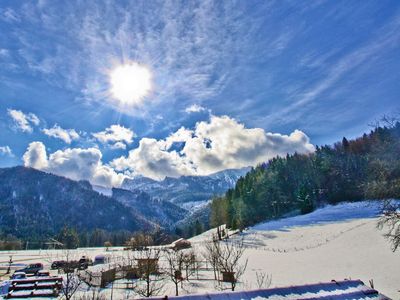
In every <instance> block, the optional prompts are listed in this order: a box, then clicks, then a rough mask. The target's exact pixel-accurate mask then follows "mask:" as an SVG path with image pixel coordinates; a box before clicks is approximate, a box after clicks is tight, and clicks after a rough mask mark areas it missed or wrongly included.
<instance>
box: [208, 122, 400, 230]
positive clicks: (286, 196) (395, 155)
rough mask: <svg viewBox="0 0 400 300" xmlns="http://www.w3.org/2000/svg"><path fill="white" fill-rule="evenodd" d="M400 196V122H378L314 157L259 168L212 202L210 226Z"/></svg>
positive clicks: (243, 224) (282, 159)
mask: <svg viewBox="0 0 400 300" xmlns="http://www.w3.org/2000/svg"><path fill="white" fill-rule="evenodd" d="M396 197H397V198H398V197H400V123H399V122H392V123H387V124H386V126H376V127H375V129H374V130H372V131H371V132H370V133H369V134H364V135H363V136H362V137H359V138H356V139H354V140H347V139H346V138H343V139H342V141H340V142H337V143H335V144H334V145H331V146H328V145H326V146H321V147H318V146H317V147H316V150H315V152H313V153H312V154H308V155H300V154H296V153H295V154H293V155H287V156H286V157H276V158H273V159H271V160H270V161H268V162H266V163H264V164H261V165H259V166H257V167H256V168H253V169H252V170H251V171H250V172H249V173H247V174H246V176H244V177H242V178H240V179H239V180H238V182H237V184H236V186H235V188H233V189H230V190H228V191H227V193H226V194H225V195H224V196H223V197H217V198H214V199H213V201H212V203H211V215H210V225H211V226H217V225H220V224H227V225H228V226H229V227H231V228H234V229H243V228H245V227H247V226H250V225H253V224H255V223H258V222H261V221H265V220H269V219H274V218H278V217H281V216H284V215H285V214H288V213H296V212H297V213H303V214H304V213H309V212H311V211H313V210H314V209H315V208H317V207H319V206H322V205H325V204H335V203H338V202H341V201H358V200H363V199H388V198H396Z"/></svg>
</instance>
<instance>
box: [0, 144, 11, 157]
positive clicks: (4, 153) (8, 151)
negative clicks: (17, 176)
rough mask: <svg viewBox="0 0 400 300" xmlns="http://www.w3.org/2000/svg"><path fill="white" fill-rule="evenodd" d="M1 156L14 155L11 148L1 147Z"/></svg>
mask: <svg viewBox="0 0 400 300" xmlns="http://www.w3.org/2000/svg"><path fill="white" fill-rule="evenodd" d="M0 156H10V157H13V156H14V154H13V152H12V150H11V148H10V147H9V146H0Z"/></svg>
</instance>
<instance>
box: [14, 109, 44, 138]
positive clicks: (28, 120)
mask: <svg viewBox="0 0 400 300" xmlns="http://www.w3.org/2000/svg"><path fill="white" fill-rule="evenodd" d="M7 113H8V115H9V116H10V117H11V118H12V119H13V121H14V124H15V126H16V128H17V129H19V130H21V131H23V132H29V133H30V132H32V131H33V128H32V126H33V125H34V126H38V125H39V123H40V120H39V118H38V117H37V116H36V115H35V114H33V113H28V114H25V113H23V112H22V111H20V110H15V109H7Z"/></svg>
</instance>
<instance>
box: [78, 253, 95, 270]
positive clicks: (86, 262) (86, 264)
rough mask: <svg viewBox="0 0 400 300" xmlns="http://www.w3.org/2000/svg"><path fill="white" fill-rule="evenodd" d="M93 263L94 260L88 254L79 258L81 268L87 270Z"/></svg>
mask: <svg viewBox="0 0 400 300" xmlns="http://www.w3.org/2000/svg"><path fill="white" fill-rule="evenodd" d="M92 265H93V261H92V260H91V259H90V258H88V257H86V256H82V257H81V259H80V260H79V270H85V269H87V268H88V267H89V266H92Z"/></svg>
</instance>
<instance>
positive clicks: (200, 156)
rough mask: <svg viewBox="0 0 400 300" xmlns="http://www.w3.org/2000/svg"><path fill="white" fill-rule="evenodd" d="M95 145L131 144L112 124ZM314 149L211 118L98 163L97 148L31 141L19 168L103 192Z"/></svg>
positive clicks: (292, 137) (295, 136)
mask: <svg viewBox="0 0 400 300" xmlns="http://www.w3.org/2000/svg"><path fill="white" fill-rule="evenodd" d="M93 136H95V137H96V138H97V140H98V141H100V142H102V143H105V144H108V145H111V146H112V147H119V146H118V144H119V143H120V144H122V145H123V146H121V148H122V147H126V144H130V143H132V141H133V136H134V133H133V131H132V130H130V129H128V128H125V127H122V126H119V125H112V126H110V127H109V128H106V130H104V131H101V132H98V133H94V134H93ZM314 150H315V149H314V146H313V145H312V144H311V143H310V139H309V138H308V136H307V135H306V134H305V133H303V132H302V131H300V130H294V131H293V132H292V133H290V134H289V135H284V134H279V133H270V132H265V130H264V129H262V128H246V127H245V126H244V125H243V124H242V123H239V122H238V121H236V120H235V119H233V118H230V117H228V116H213V115H211V116H210V119H209V120H208V121H201V122H198V123H196V125H195V126H194V128H193V129H187V128H185V127H181V128H180V129H178V130H177V131H175V132H173V133H172V134H170V135H169V136H168V137H167V138H165V139H159V140H157V139H154V138H148V137H144V138H142V139H141V140H140V141H139V145H138V147H136V148H135V149H132V150H130V151H129V153H128V155H126V156H121V157H119V158H115V159H113V160H112V161H110V162H109V163H108V164H104V163H103V162H102V153H101V151H100V150H99V149H98V148H87V149H82V148H67V149H64V150H58V151H56V152H54V153H51V154H49V155H48V154H47V152H46V147H45V145H44V144H43V143H42V142H32V143H30V144H29V147H28V149H27V151H26V152H25V154H24V155H23V161H24V165H25V166H27V167H32V168H36V169H39V170H43V171H47V172H51V173H54V174H58V175H62V176H66V177H69V178H71V179H74V180H81V179H86V180H89V181H90V182H91V183H92V184H95V185H101V186H106V187H111V186H120V185H121V183H122V181H123V180H124V178H126V177H132V176H136V175H142V176H145V177H149V178H153V179H156V180H162V179H164V178H165V177H166V176H168V177H179V176H182V175H195V176H196V175H209V174H211V173H215V172H218V171H222V170H225V169H236V168H243V167H248V166H255V165H257V164H259V163H262V162H265V161H268V160H269V159H271V158H273V157H275V156H284V155H286V154H287V153H295V152H297V153H310V152H313V151H314Z"/></svg>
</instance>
